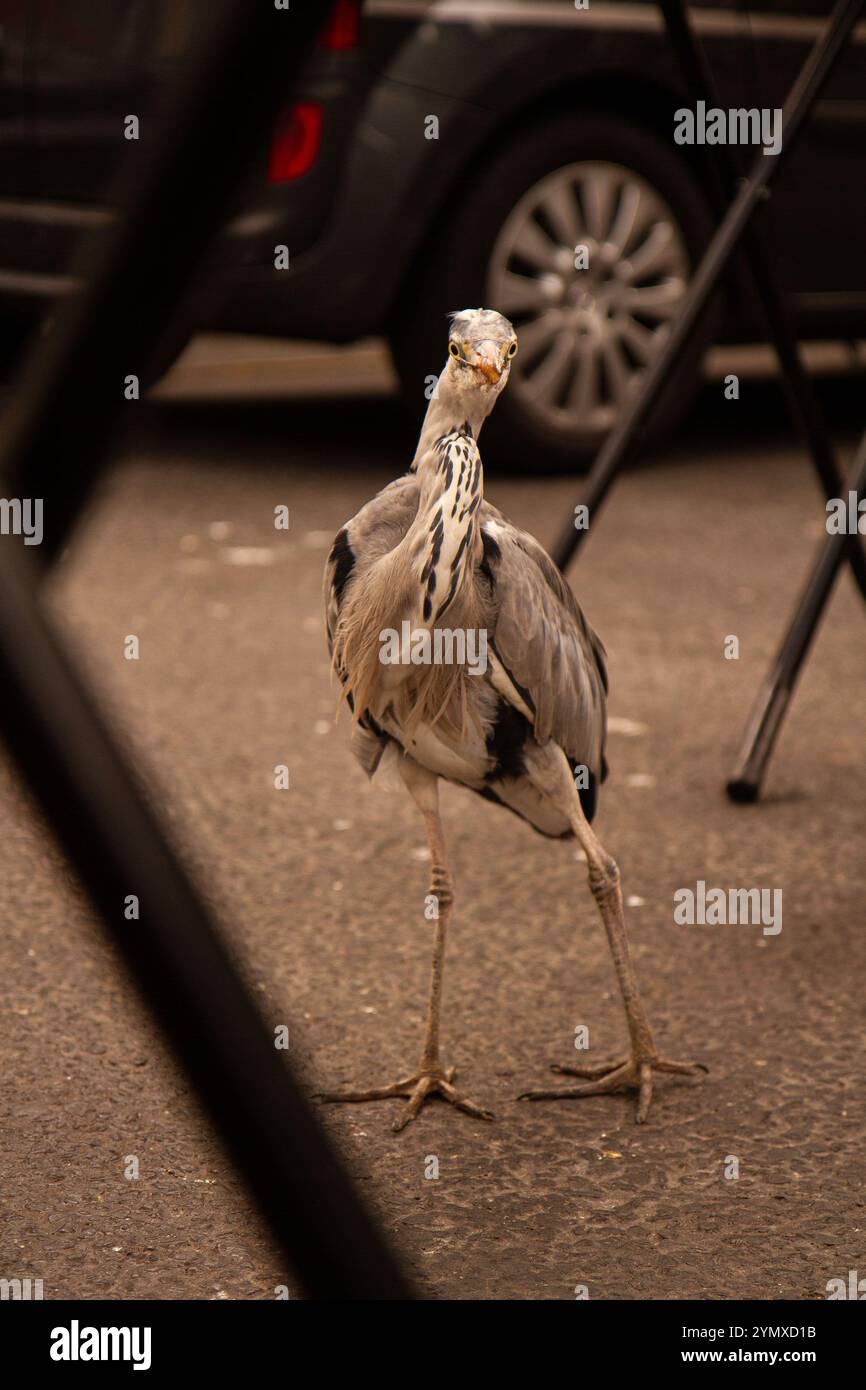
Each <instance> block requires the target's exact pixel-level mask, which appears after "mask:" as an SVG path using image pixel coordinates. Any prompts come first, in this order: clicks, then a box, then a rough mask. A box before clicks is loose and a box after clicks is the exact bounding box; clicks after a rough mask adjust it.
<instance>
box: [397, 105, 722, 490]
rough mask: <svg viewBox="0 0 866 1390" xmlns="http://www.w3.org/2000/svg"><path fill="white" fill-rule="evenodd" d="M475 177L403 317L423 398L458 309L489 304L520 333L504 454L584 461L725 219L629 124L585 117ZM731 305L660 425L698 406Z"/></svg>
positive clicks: (529, 136) (406, 293)
mask: <svg viewBox="0 0 866 1390" xmlns="http://www.w3.org/2000/svg"><path fill="white" fill-rule="evenodd" d="M503 145H504V148H503V151H502V153H501V154H500V155H498V156H495V157H494V158H493V159H492V160H491V159H488V160H485V161H484V162H483V163H480V164H478V165H476V167H475V168H473V169H471V170H468V171H467V172H466V173H464V175H463V176H462V178H461V180H460V184H459V187H458V189H457V190H455V191H454V192H453V193H452V195H451V196H449V199H448V214H447V218H446V220H445V221H444V222H443V223H440V224H438V225H437V227H436V228H435V229H434V232H433V234H432V236H431V237H430V238H429V240H428V242H427V244H426V246H425V248H424V250H423V252H422V256H421V257H420V259H419V262H418V263H416V266H415V268H414V271H413V274H412V275H410V277H409V279H408V281H407V284H406V286H405V287H404V289H403V291H402V293H401V297H400V302H399V304H398V306H397V309H396V312H395V314H394V315H393V316H392V320H391V328H390V337H391V343H392V348H393V352H394V359H395V364H396V367H397V370H398V373H399V374H400V376H401V379H402V381H403V384H404V387H405V389H406V391H407V393H410V392H411V395H412V400H413V403H415V405H416V409H417V400H418V390H419V385H420V383H422V382H423V380H424V378H425V377H426V376H428V375H429V374H430V373H432V372H438V371H439V370H440V369H441V365H442V360H443V357H444V343H445V327H446V324H445V317H444V315H445V312H446V311H448V310H452V309H459V308H464V307H467V306H475V305H477V304H484V305H486V306H488V307H490V308H494V309H498V310H499V311H500V312H501V313H503V314H505V315H506V316H507V317H508V318H510V319H511V320H512V322H513V323H514V326H515V328H516V329H517V335H518V342H519V353H518V356H517V358H516V359H515V362H514V365H513V367H512V370H511V378H510V381H509V386H508V390H507V391H506V392H505V394H504V396H503V398H502V400H501V401H500V402H499V404H498V405H497V409H496V411H495V412H494V414H493V416H492V417H491V420H490V423H489V424H488V425H487V426H485V430H486V433H487V437H488V448H489V449H495V453H496V457H497V458H498V459H502V460H507V461H509V462H512V463H517V464H520V465H522V466H524V467H525V466H530V467H532V468H545V467H553V468H559V469H568V468H579V467H581V466H585V465H586V463H587V462H588V461H589V460H591V458H592V456H593V454H594V453H595V452H596V451H597V449H598V447H599V445H600V444H601V443H602V441H603V440H604V438H605V436H606V435H607V434H608V432H609V431H610V430H611V428H612V427H613V425H614V424H615V423H616V421H617V420H618V419H619V418H620V417H621V416H622V413H623V411H624V410H625V409H626V407H627V405H628V403H629V401H630V400H631V399H632V396H633V394H634V392H635V391H636V390H637V389H638V388H639V386H640V383H641V380H642V378H643V376H644V375H645V373H646V370H647V368H648V366H649V365H650V364H651V363H652V361H653V360H654V359H655V357H656V356H657V355H658V353H659V351H660V350H661V348H662V346H663V344H664V341H665V338H666V336H667V334H668V332H669V329H670V324H671V322H672V321H673V319H674V317H675V316H676V314H677V313H678V311H679V309H680V306H681V304H682V301H683V298H684V296H685V293H686V290H687V287H688V281H689V278H690V275H691V272H692V269H693V267H694V265H695V263H696V261H697V260H698V258H699V256H700V253H701V251H702V249H703V247H704V246H705V245H706V242H707V241H708V240H709V237H710V234H711V231H712V223H711V219H710V215H709V211H708V209H707V206H706V203H705V200H704V198H703V195H702V194H701V192H700V189H699V188H698V186H697V184H696V183H695V181H694V179H693V177H692V175H691V172H690V170H689V169H688V167H687V166H686V165H685V164H684V163H683V161H682V159H681V158H679V157H678V156H677V155H676V154H675V153H674V150H673V147H672V146H671V147H669V146H667V145H666V144H665V143H664V141H663V140H661V139H660V138H659V137H658V136H656V135H655V134H653V133H650V132H647V131H645V130H641V129H639V128H638V127H636V126H634V125H632V124H631V123H630V122H628V121H626V120H625V119H622V118H620V117H616V116H609V115H597V114H593V113H588V112H587V113H580V112H576V113H572V114H568V115H560V116H557V117H555V118H552V119H549V120H546V121H540V122H537V123H536V124H534V125H533V126H532V127H531V128H530V129H528V130H526V131H525V132H523V133H521V134H520V135H518V136H517V137H516V138H511V137H509V138H508V139H507V140H506V141H504V142H503ZM717 322H718V311H717V309H715V308H714V310H713V312H712V313H710V314H707V315H705V316H704V319H703V321H702V325H701V334H700V341H698V342H696V343H695V344H693V346H692V349H691V350H690V352H689V354H688V356H687V360H686V362H685V363H684V365H683V366H682V367H681V369H680V370H679V371H678V373H677V374H676V379H675V381H672V382H670V383H669V384H668V386H667V387H666V389H665V391H664V395H663V399H662V401H661V402H660V403H659V406H658V408H657V411H656V415H655V420H654V428H655V430H656V431H658V430H660V429H668V428H670V427H671V426H672V424H674V423H675V422H676V421H677V420H678V419H679V418H681V417H682V415H683V414H684V413H685V411H686V410H687V408H688V405H689V403H690V401H691V399H692V396H693V394H694V391H695V388H696V386H697V384H698V382H699V380H700V365H701V358H702V356H703V351H704V349H705V348H706V347H708V346H709V344H710V343H711V341H712V338H713V336H714V332H715V328H716V326H717Z"/></svg>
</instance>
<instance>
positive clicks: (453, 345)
mask: <svg viewBox="0 0 866 1390" xmlns="http://www.w3.org/2000/svg"><path fill="white" fill-rule="evenodd" d="M516 352H517V334H516V333H515V332H514V329H513V328H512V326H511V324H510V323H509V322H508V319H506V318H503V316H502V314H498V313H497V312H496V310H495V309H458V311H457V312H456V313H455V314H452V315H451V332H450V334H449V336H448V362H447V363H446V366H445V371H444V372H443V374H442V376H443V378H445V379H446V380H447V382H448V385H449V386H450V387H452V388H453V389H454V390H455V391H456V392H458V393H461V394H462V393H464V392H465V393H467V394H472V395H475V394H477V393H481V395H482V396H485V397H487V398H488V404H487V408H488V410H489V409H490V407H491V406H492V405H493V402H494V401H495V400H496V397H497V396H498V395H499V393H500V391H502V390H503V389H504V387H505V383H506V382H507V381H508V374H509V372H510V370H511V359H512V358H513V356H514V354H515V353H516ZM485 413H486V412H485Z"/></svg>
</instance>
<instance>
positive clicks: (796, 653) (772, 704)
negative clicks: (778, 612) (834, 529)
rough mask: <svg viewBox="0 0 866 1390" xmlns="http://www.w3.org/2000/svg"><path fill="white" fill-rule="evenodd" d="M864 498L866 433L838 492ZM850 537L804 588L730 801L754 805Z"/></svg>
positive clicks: (841, 539)
mask: <svg viewBox="0 0 866 1390" xmlns="http://www.w3.org/2000/svg"><path fill="white" fill-rule="evenodd" d="M848 491H851V492H854V493H855V494H856V496H857V498H858V499H859V498H861V497H863V496H864V494H866V433H864V435H863V437H862V439H861V441H860V447H859V449H858V451H857V456H856V459H855V462H854V466H853V469H852V473H851V480H850V482H849V483H848V485H847V488H846V489H845V491H844V492H842V494H841V495H842V497H843V499H844V498H845V497H846V496H847V492H848ZM849 539H850V533H849V532H843V533H841V534H839V535H828V537H827V539H826V541H824V543H823V546H822V549H821V554H820V555H819V557H818V561H817V563H816V565H815V567H814V569H813V571H812V573H811V575H810V576H809V579H808V580H807V582H806V585H805V587H804V589H803V592H802V594H801V596H800V600H799V602H798V604H797V607H796V609H795V612H794V616H793V618H792V620H791V624H790V626H789V628H788V631H787V633H786V635H785V638H784V640H783V642H782V644H781V646H780V648H779V651H778V653H777V655H776V659H775V661H774V662H773V666H772V669H771V671H770V673H769V675H768V676H767V679H766V680H765V681H764V684H763V685H762V687H761V689H760V692H759V694H758V698H757V700H756V701H755V705H754V708H753V710H752V713H751V715H750V718H749V724H748V728H747V729H746V733H745V736H744V738H743V742H742V745H741V747H740V751H739V754H738V756H737V759H736V764H735V771H734V772H733V774H732V776H731V777H730V779H729V781H728V783H727V790H728V795H729V796H730V798H731V800H732V801H756V800H757V798H758V795H759V793H760V790H761V782H762V780H763V777H764V772H765V771H766V767H767V762H768V760H769V757H770V754H771V752H772V750H773V745H774V743H775V742H776V738H777V737H778V734H779V730H780V729H781V726H782V721H783V719H784V717H785V711H786V710H787V708H788V704H789V701H790V699H791V695H792V694H793V691H794V686H795V684H796V682H797V677H798V676H799V674H800V670H801V667H802V665H803V661H804V660H805V657H806V653H807V652H808V650H809V647H810V646H811V644H812V639H813V638H814V636H815V633H816V631H817V629H818V624H819V622H820V620H821V616H822V614H823V612H824V609H825V607H826V605H827V601H828V599H829V598H830V595H831V593H832V591H833V585H834V584H835V582H836V576H837V575H838V573H839V570H840V568H841V566H842V564H843V563H844V561H845V557H846V550H847V548H848V541H849Z"/></svg>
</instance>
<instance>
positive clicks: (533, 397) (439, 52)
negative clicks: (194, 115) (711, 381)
mask: <svg viewBox="0 0 866 1390" xmlns="http://www.w3.org/2000/svg"><path fill="white" fill-rule="evenodd" d="M794 8H795V6H794V5H793V4H792V3H791V0H760V3H759V7H758V8H756V9H755V10H750V11H748V12H746V11H744V10H743V9H742V8H740V7H739V6H737V7H735V6H734V4H732V3H730V4H715V3H705V4H703V5H700V6H695V7H693V8H692V9H691V15H692V20H693V23H694V26H695V28H696V30H697V32H698V34H699V36H700V39H701V41H702V43H703V45H704V47H705V50H706V53H707V56H708V58H709V61H710V64H711V67H712V70H713V72H714V75H715V79H716V83H717V85H718V88H719V92H720V99H721V103H722V105H723V106H724V107H726V108H727V107H731V108H769V109H773V108H776V107H780V106H781V105H782V102H783V99H784V96H785V94H786V92H787V90H788V88H789V86H790V84H791V82H792V81H793V78H794V77H795V75H796V73H797V71H798V69H799V68H800V66H801V64H802V63H803V61H804V58H805V56H806V54H807V52H808V49H809V46H810V44H811V43H812V42H813V41H814V38H815V36H816V34H817V32H818V31H819V29H820V26H821V22H822V19H823V17H825V16H826V14H827V13H828V12H829V10H830V0H799V3H798V4H797V5H796V8H797V10H798V13H797V15H796V16H793V15H791V13H790V11H791V10H792V9H794ZM3 9H4V13H5V14H6V15H7V18H6V19H4V25H3V30H2V36H0V45H2V54H0V57H2V71H0V82H2V91H0V101H2V106H0V121H2V127H0V134H2V139H0V296H2V304H0V308H3V309H4V310H5V312H6V313H12V312H13V311H14V312H16V313H21V312H22V311H27V312H32V310H33V309H34V308H36V309H37V310H38V309H39V307H44V305H45V303H46V301H50V300H51V299H52V298H53V297H54V296H55V295H56V294H57V293H59V292H62V291H64V290H67V289H69V288H70V283H69V280H68V278H67V277H68V267H69V265H70V263H71V260H72V242H73V240H74V238H75V237H76V236H78V235H80V234H81V233H82V232H83V231H85V230H91V231H93V230H96V229H98V228H99V227H100V226H102V225H104V224H105V223H106V221H107V220H108V219H110V217H111V197H112V190H113V187H114V180H115V176H116V174H117V171H118V166H119V164H120V161H121V158H122V157H123V158H124V159H125V160H126V161H128V160H129V159H130V158H131V157H132V156H131V154H130V148H131V147H130V143H129V142H127V141H125V140H124V138H123V129H122V122H123V119H124V117H125V116H126V114H128V113H129V112H142V113H147V112H148V111H149V110H150V109H151V108H155V107H156V105H157V103H156V97H157V96H158V94H159V92H160V90H161V88H162V87H163V86H164V85H165V83H166V82H167V81H168V80H169V78H170V76H171V73H172V69H173V66H174V57H175V54H176V53H177V52H178V51H179V49H180V48H181V46H182V44H183V42H184V40H185V37H186V35H187V34H188V33H192V34H193V41H194V30H190V27H189V26H190V25H191V24H192V23H193V21H194V20H196V21H197V22H204V20H203V18H202V15H203V10H202V6H201V4H196V2H195V0H175V2H174V3H158V0H126V3H125V4H124V5H123V6H122V7H120V8H119V9H118V7H117V6H116V5H115V4H113V3H112V0H74V2H70V3H67V2H66V0H15V3H12V0H4V6H3ZM358 9H359V7H358V5H357V4H355V3H353V0H340V3H339V4H338V5H337V7H336V9H335V11H334V13H333V17H332V20H331V23H330V27H329V29H328V31H327V34H326V35H325V36H324V38H323V40H322V43H321V44H320V46H319V49H318V50H317V54H316V57H315V59H314V61H313V62H312V63H311V65H310V69H309V73H308V77H307V80H306V81H305V84H304V87H303V90H302V91H300V92H298V93H297V94H296V100H295V102H294V104H293V106H292V107H291V108H290V109H289V110H287V112H286V115H285V119H284V120H283V121H282V122H281V124H280V128H279V130H278V131H277V132H276V133H275V137H274V142H273V144H272V146H271V148H270V149H269V150H262V152H261V159H260V161H259V163H258V165H257V166H256V167H255V168H253V169H251V170H250V178H249V183H248V187H247V189H246V191H245V194H244V205H243V208H242V209H241V210H240V211H239V213H238V216H237V217H236V218H235V219H234V221H233V222H232V224H231V226H230V227H229V228H228V229H227V231H226V232H225V234H224V235H223V236H222V237H221V239H220V243H219V246H218V248H217V252H216V255H215V259H214V263H213V266H212V267H211V269H210V271H209V274H208V277H207V292H206V293H205V294H203V295H202V296H200V298H199V300H198V301H197V304H196V307H195V311H194V313H193V314H192V316H191V317H190V319H189V321H188V322H187V323H186V324H185V325H184V329H185V330H186V331H193V330H196V329H200V328H222V329H231V330H236V331H244V332H262V333H273V334H279V335H288V336H293V337H307V338H316V339H325V340H330V341H334V342H344V341H349V340H351V339H353V338H357V337H360V336H362V335H365V334H371V333H372V334H375V333H381V332H384V333H386V334H387V336H388V338H389V340H390V343H391V345H392V348H393V353H394V360H395V364H396V367H397V370H398V372H399V374H400V377H401V379H402V381H403V383H404V386H405V388H406V390H407V392H408V393H409V395H410V396H411V399H412V401H413V403H415V405H414V407H413V408H415V412H416V414H417V399H418V396H419V394H420V393H421V392H423V389H424V384H425V378H426V377H427V376H428V375H430V374H431V373H435V372H438V370H439V369H440V367H441V361H442V357H443V344H444V341H445V318H444V315H445V313H446V311H448V310H451V309H456V308H461V307H464V306H466V305H475V304H480V303H485V304H490V305H492V306H494V307H496V308H497V309H500V310H501V311H502V312H503V313H505V314H507V315H508V316H509V317H511V318H512V319H513V321H514V322H515V324H516V326H517V328H518V332H519V338H520V353H519V355H518V358H517V359H516V362H515V366H514V369H513V371H512V377H511V385H510V387H509V390H508V393H507V394H506V396H505V398H504V399H503V401H502V403H501V405H500V408H499V410H498V411H497V413H496V415H495V417H494V418H493V420H492V421H491V423H490V425H489V426H488V429H489V431H490V433H491V435H492V434H494V433H495V434H496V435H497V438H498V442H499V448H500V450H502V451H508V452H509V453H511V454H512V455H516V456H517V457H518V458H522V459H523V460H525V461H528V462H531V461H533V460H536V459H539V460H541V459H543V460H545V461H551V462H555V461H556V460H562V461H563V462H573V461H574V457H575V451H579V452H581V453H583V454H586V453H587V452H589V451H591V450H592V449H594V448H595V447H596V446H597V445H598V443H599V441H600V440H601V439H602V438H603V437H604V435H605V433H606V432H607V431H608V430H609V429H610V426H611V424H612V422H613V420H614V419H615V418H616V416H617V413H618V412H619V411H620V410H621V409H622V405H623V402H624V401H625V400H626V399H627V397H628V395H629V393H630V392H631V391H632V390H633V388H634V383H635V380H636V378H637V377H638V376H639V374H640V372H641V369H642V368H643V367H644V366H645V364H646V363H647V362H648V361H649V360H650V358H651V357H652V355H653V354H654V353H655V352H657V350H658V347H659V344H660V342H661V340H662V338H663V336H664V334H665V332H666V327H667V324H668V323H669V321H670V319H671V316H672V315H673V314H675V313H676V312H677V308H678V306H679V304H680V301H681V299H682V296H683V294H684V292H685V288H686V285H687V283H688V279H689V276H690V273H691V271H692V268H693V266H694V264H695V260H696V258H697V257H698V255H699V253H700V251H701V248H702V247H703V246H704V245H705V243H706V241H707V238H708V236H709V235H710V233H711V230H712V227H713V219H712V217H711V214H710V212H709V209H708V206H707V200H706V197H705V194H704V192H703V186H704V183H703V174H702V163H701V161H702V159H703V157H704V155H705V151H704V149H703V148H702V147H700V146H698V145H680V144H677V143H675V140H674V127H675V112H676V110H677V109H678V108H680V107H682V106H684V105H687V104H688V103H687V101H686V98H685V95H684V92H683V89H682V85H681V82H680V79H679V76H678V73H677V69H676V66H675V62H674V59H673V57H672V55H671V53H670V50H669V46H668V43H667V39H666V35H665V33H664V28H663V24H662V19H661V15H660V12H659V11H658V9H657V8H656V6H655V5H652V4H642V3H629V4H620V3H609V2H607V0H592V3H591V4H590V5H589V7H588V8H586V9H579V8H577V7H576V6H575V4H574V3H572V0H440V3H434V4H428V3H425V0H369V3H367V4H366V5H365V6H364V8H363V14H362V15H360V16H359V13H358ZM206 10H207V6H205V7H204V13H206ZM864 40H866V35H864V33H863V32H862V30H861V31H858V32H857V35H856V37H855V39H854V41H853V42H852V43H851V45H850V47H849V49H848V51H847V52H846V53H845V55H844V57H843V59H842V61H841V63H840V64H839V67H838V69H837V71H836V73H835V75H834V77H833V79H832V81H831V83H830V85H829V87H828V88H827V90H826V92H825V94H824V97H823V99H822V100H821V102H820V103H818V105H817V107H816V110H815V112H814V115H813V118H812V120H811V122H810V124H809V126H808V128H807V129H806V130H805V131H804V133H803V135H802V138H801V141H800V144H799V146H798V148H797V150H796V151H795V153H794V154H793V155H792V157H791V160H790V163H789V164H788V165H787V167H786V168H785V170H784V171H783V173H782V174H781V176H780V179H779V181H778V184H777V185H776V191H775V192H774V195H773V198H772V200H771V202H770V204H769V206H768V208H767V209H766V211H765V212H764V213H763V214H762V218H763V222H764V226H765V229H766V231H767V234H768V236H769V237H770V240H771V245H772V249H773V259H774V262H775V265H776V268H777V271H778V275H779V278H780V281H781V283H782V285H783V288H784V289H785V291H786V293H787V295H788V298H789V302H790V305H791V308H792V310H793V311H794V315H795V319H796V325H797V328H798V330H799V331H800V333H801V334H802V335H803V336H807V337H812V338H815V337H832V338H839V337H860V336H864V335H866V260H864V256H863V246H864V237H863V217H862V208H863V203H864V196H863V181H864V171H866V47H864ZM250 80H251V81H253V80H254V75H250ZM710 153H712V151H710ZM738 153H739V156H740V158H741V159H742V160H744V161H745V160H748V159H751V157H752V156H753V154H754V150H753V149H747V150H740V151H739V152H738ZM280 245H283V246H285V247H287V248H288V251H289V269H288V270H285V269H276V268H275V247H277V246H280ZM577 247H583V248H585V250H584V251H582V252H581V253H580V254H579V255H578V254H576V248H577ZM581 258H582V259H581ZM576 262H578V263H577V264H576ZM744 286H745V282H744V285H743V286H740V285H739V284H738V283H733V284H732V285H731V286H729V287H728V291H727V294H726V301H725V305H724V312H722V306H721V305H720V306H719V310H718V312H716V313H711V314H708V315H707V317H706V319H705V322H704V324H703V345H707V344H709V342H710V341H711V340H712V339H713V338H718V337H719V336H723V337H724V338H726V339H727V340H729V341H743V340H749V339H754V338H756V337H760V336H761V334H762V324H761V320H760V317H759V315H758V313H757V311H756V307H755V305H754V303H753V302H752V296H751V295H750V294H749V293H748V292H747V289H746V288H745V287H744ZM698 346H699V347H700V346H701V345H700V344H699V345H698ZM700 356H701V354H700V352H699V351H697V350H696V351H695V352H693V353H692V354H691V357H690V361H689V363H688V365H687V366H686V367H685V368H684V369H683V372H682V374H681V377H680V378H679V380H678V381H677V382H676V383H674V387H673V389H672V391H671V392H670V393H669V404H668V405H667V411H668V415H669V416H671V415H675V414H676V413H677V412H679V411H681V410H683V409H684V408H685V406H686V404H687V402H688V399H689V395H690V391H691V389H692V387H693V386H694V384H695V382H696V380H697V378H698V374H699V371H700Z"/></svg>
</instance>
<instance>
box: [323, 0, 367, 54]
mask: <svg viewBox="0 0 866 1390" xmlns="http://www.w3.org/2000/svg"><path fill="white" fill-rule="evenodd" d="M360 10H361V6H360V4H359V3H358V0H336V4H335V5H334V6H333V8H332V10H331V18H330V19H329V20H328V23H327V27H326V28H325V31H324V33H323V34H322V37H321V38H320V39H319V46H320V48H330V49H337V50H340V49H345V48H357V47H358V21H359V16H360Z"/></svg>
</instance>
